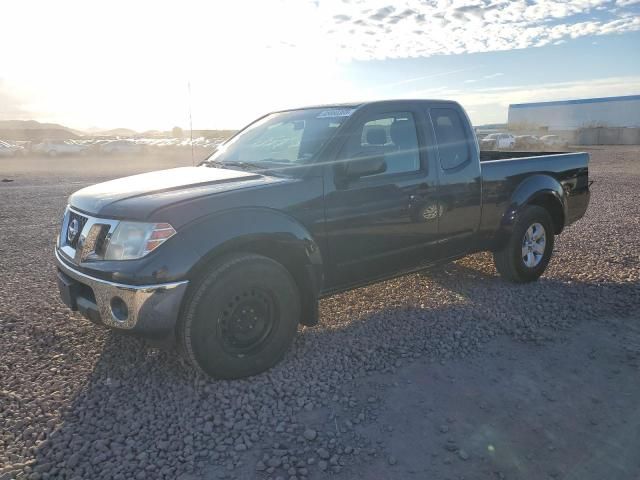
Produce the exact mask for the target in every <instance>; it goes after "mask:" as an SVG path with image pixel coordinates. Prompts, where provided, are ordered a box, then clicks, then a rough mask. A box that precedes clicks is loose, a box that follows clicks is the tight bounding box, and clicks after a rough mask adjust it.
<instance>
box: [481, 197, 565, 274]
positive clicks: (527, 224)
mask: <svg viewBox="0 0 640 480" xmlns="http://www.w3.org/2000/svg"><path fill="white" fill-rule="evenodd" d="M536 226H541V227H542V229H543V230H542V232H540V230H539V228H538V227H536ZM540 233H541V234H542V236H538V239H537V240H534V241H530V240H531V239H532V238H535V237H536V235H540ZM532 234H533V235H532ZM525 235H528V237H527V238H528V239H529V240H527V239H526V238H525ZM541 238H542V239H543V240H544V242H541V241H540V239H541ZM553 244H554V234H553V222H552V220H551V216H550V215H549V212H547V210H545V209H544V208H542V207H538V206H535V205H529V206H527V207H525V208H524V209H523V210H522V212H521V213H520V214H519V215H518V218H517V220H516V223H515V225H514V226H513V232H512V234H511V237H510V238H509V241H508V242H507V244H506V245H505V246H504V248H503V249H502V250H499V251H497V252H494V253H493V261H494V263H495V265H496V269H497V270H498V273H499V274H500V276H501V277H502V278H504V279H505V280H508V281H510V282H515V283H526V282H533V281H535V280H537V279H538V278H540V276H541V275H542V274H543V273H544V271H545V269H546V268H547V265H548V264H549V260H551V255H552V253H553ZM525 248H526V249H527V250H528V252H527V255H526V256H525V255H524V253H525Z"/></svg>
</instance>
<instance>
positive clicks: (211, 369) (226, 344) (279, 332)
mask: <svg viewBox="0 0 640 480" xmlns="http://www.w3.org/2000/svg"><path fill="white" fill-rule="evenodd" d="M191 292H192V293H191V294H190V295H189V297H188V298H187V301H186V303H185V308H184V309H183V313H182V316H181V319H180V322H179V324H178V331H177V334H178V335H177V336H178V341H179V343H180V346H181V349H182V351H183V353H184V355H185V357H186V358H187V360H188V361H189V362H190V363H191V364H192V365H193V366H194V367H196V368H197V369H198V370H200V371H201V372H203V373H205V374H207V375H209V376H211V377H214V378H219V379H232V378H242V377H247V376H251V375H256V374H258V373H260V372H263V371H265V370H267V369H269V368H271V367H272V366H273V365H275V364H276V363H278V362H279V361H280V359H282V357H283V356H284V354H285V353H286V351H287V350H288V349H289V347H290V345H291V342H292V341H293V338H294V336H295V334H296V331H297V328H298V322H299V320H300V311H301V310H300V295H299V292H298V288H297V286H296V284H295V282H294V280H293V278H292V277H291V275H290V274H289V272H288V271H287V269H286V268H284V267H283V266H282V265H280V264H279V263H278V262H276V261H274V260H272V259H270V258H267V257H264V256H261V255H255V254H235V255H231V256H228V257H225V258H223V259H222V260H220V261H218V262H216V263H215V264H214V266H213V267H212V268H211V269H210V270H209V271H208V272H207V273H205V274H204V275H202V276H201V277H200V279H199V280H197V281H196V283H195V284H194V286H193V289H192V290H191Z"/></svg>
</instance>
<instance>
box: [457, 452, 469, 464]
mask: <svg viewBox="0 0 640 480" xmlns="http://www.w3.org/2000/svg"><path fill="white" fill-rule="evenodd" d="M458 456H459V457H460V458H461V459H462V460H465V461H466V460H469V454H468V453H467V452H466V451H465V450H463V449H460V450H458Z"/></svg>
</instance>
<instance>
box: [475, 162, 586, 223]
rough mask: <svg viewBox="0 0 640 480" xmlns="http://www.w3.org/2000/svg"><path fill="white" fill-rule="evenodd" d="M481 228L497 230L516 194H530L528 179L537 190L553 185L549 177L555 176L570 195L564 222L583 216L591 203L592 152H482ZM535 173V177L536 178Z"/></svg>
mask: <svg viewBox="0 0 640 480" xmlns="http://www.w3.org/2000/svg"><path fill="white" fill-rule="evenodd" d="M481 171H482V196H483V207H482V222H481V230H482V231H485V232H488V231H497V230H498V229H499V228H500V224H501V222H502V220H503V218H502V217H503V215H504V213H505V212H507V211H508V210H509V205H510V204H513V203H514V201H516V200H523V199H516V198H515V197H518V196H521V195H527V189H526V188H523V184H524V183H525V182H535V183H536V184H537V186H536V188H535V189H533V190H534V191H540V189H543V190H544V189H551V187H546V186H545V183H547V182H545V177H546V178H549V177H552V178H553V179H555V180H556V181H557V182H558V183H559V184H560V186H561V187H562V190H563V191H564V194H565V195H566V211H565V213H564V215H565V219H564V220H565V221H564V225H565V226H566V225H569V224H571V223H572V222H574V221H575V220H577V219H579V218H580V217H582V215H583V214H584V212H585V211H586V209H587V205H588V203H589V154H588V153H582V152H576V153H573V152H569V153H567V152H562V153H553V152H544V153H543V152H481ZM534 177H535V178H534Z"/></svg>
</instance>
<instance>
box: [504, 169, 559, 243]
mask: <svg viewBox="0 0 640 480" xmlns="http://www.w3.org/2000/svg"><path fill="white" fill-rule="evenodd" d="M528 205H540V206H542V207H544V208H546V209H547V210H548V211H549V214H550V215H551V217H552V219H553V222H554V230H555V232H554V233H556V234H558V233H560V232H561V231H562V228H563V227H564V222H565V219H566V218H567V214H568V209H567V198H566V193H565V191H564V189H563V188H562V185H561V184H560V182H558V180H556V179H555V178H553V177H551V176H549V175H542V174H538V175H532V176H531V177H527V178H526V179H525V180H523V181H522V183H520V185H518V187H517V188H516V189H515V191H514V192H513V194H512V195H511V199H510V202H509V206H508V207H507V209H506V211H505V212H504V214H503V215H502V219H501V222H500V229H499V231H498V239H497V240H498V245H503V244H504V242H506V240H507V239H508V238H509V237H510V236H511V233H512V230H513V225H514V224H515V222H516V220H517V219H518V214H519V213H520V212H521V211H522V209H523V208H524V207H526V206H528Z"/></svg>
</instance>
